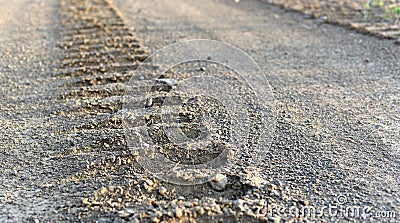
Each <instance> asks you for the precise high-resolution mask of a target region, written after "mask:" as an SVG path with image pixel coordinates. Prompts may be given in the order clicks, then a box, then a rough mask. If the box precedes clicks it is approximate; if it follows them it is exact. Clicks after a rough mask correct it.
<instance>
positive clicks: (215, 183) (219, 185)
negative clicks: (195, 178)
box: [210, 174, 228, 191]
mask: <svg viewBox="0 0 400 223" xmlns="http://www.w3.org/2000/svg"><path fill="white" fill-rule="evenodd" d="M227 184H228V178H227V177H226V176H225V175H223V174H217V175H216V176H215V178H214V179H213V180H212V181H210V185H211V187H212V188H213V189H214V190H218V191H221V190H224V189H225V188H226V185H227Z"/></svg>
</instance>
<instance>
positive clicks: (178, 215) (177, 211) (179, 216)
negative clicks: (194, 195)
mask: <svg viewBox="0 0 400 223" xmlns="http://www.w3.org/2000/svg"><path fill="white" fill-rule="evenodd" d="M182 216H183V211H182V209H181V208H179V207H177V208H176V209H175V217H177V218H181V217H182Z"/></svg>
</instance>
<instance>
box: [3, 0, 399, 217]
mask: <svg viewBox="0 0 400 223" xmlns="http://www.w3.org/2000/svg"><path fill="white" fill-rule="evenodd" d="M0 10H1V11H4V12H6V13H4V14H2V15H0V29H1V33H2V35H1V37H0V38H1V41H0V51H1V52H0V57H1V62H0V80H1V98H2V106H1V108H0V109H1V113H0V114H1V116H0V122H1V125H0V126H1V129H2V133H3V134H1V136H0V152H1V159H0V163H1V168H0V172H1V173H2V174H1V177H2V181H1V182H2V183H1V184H0V219H1V221H4V222H15V221H23V222H32V221H39V222H47V221H74V222H76V221H98V222H109V221H115V222H124V221H132V222H161V221H166V222H221V221H223V222H286V221H288V222H296V221H298V222H310V221H311V222H321V221H325V222H352V221H356V222H358V221H364V222H382V221H391V222H396V221H398V219H399V215H400V213H399V206H400V200H399V181H398V180H399V177H398V172H399V169H400V168H399V158H400V157H399V156H400V154H399V143H398V142H399V128H400V124H399V121H400V119H399V118H400V117H399V115H398V114H399V102H400V101H399V95H400V91H399V89H400V82H399V81H400V79H399V74H400V73H399V69H398V67H399V56H398V55H400V54H399V53H400V52H399V48H398V46H396V45H394V44H393V43H392V42H391V41H387V40H378V39H376V38H372V37H369V36H364V35H361V34H358V33H354V32H352V31H350V30H348V29H344V28H341V27H336V26H332V25H329V24H325V23H324V22H322V23H321V22H320V21H318V20H307V19H304V18H302V17H301V16H300V15H298V14H293V13H285V12H284V11H283V10H281V9H279V8H276V7H273V6H270V5H268V4H265V2H262V1H257V0H249V1H240V2H239V3H235V2H234V1H228V0H221V1H202V2H199V1H187V0H186V1H183V0H182V1H181V0H175V1H173V0H164V1H120V0H115V1H113V2H110V1H107V0H93V1H75V0H61V1H59V2H53V1H47V0H25V1H22V0H21V1H18V2H15V3H11V4H7V5H6V4H5V2H4V1H0ZM21 12H24V13H21ZM132 27H134V29H132ZM197 38H208V39H216V40H221V41H225V42H227V43H230V44H233V45H235V46H237V47H239V48H241V49H243V50H244V51H245V52H247V53H248V54H249V55H250V56H251V57H252V58H254V59H255V61H256V62H257V63H258V64H259V65H260V66H261V68H262V69H263V70H264V72H265V75H266V77H267V79H268V80H269V82H270V85H271V87H272V89H273V92H274V97H275V99H276V110H277V114H276V119H277V125H276V127H275V133H274V134H273V135H272V136H271V137H273V142H272V145H271V147H267V148H265V155H266V156H267V157H268V158H267V159H265V160H264V162H259V163H252V162H251V161H252V157H247V159H244V160H243V163H237V165H236V166H235V168H234V170H236V171H232V172H225V173H221V175H218V176H217V177H216V179H215V180H213V181H212V182H210V183H205V184H200V185H195V186H178V185H174V184H170V183H168V182H164V181H160V180H158V179H155V178H154V177H153V176H152V175H151V174H149V173H147V172H146V171H145V170H144V169H143V168H142V167H141V166H140V165H139V164H138V163H137V162H136V158H137V154H134V153H131V150H129V149H127V148H126V147H127V146H126V142H125V137H124V130H123V125H122V120H121V119H123V118H124V117H123V115H124V114H123V113H122V114H121V113H120V112H119V111H120V109H121V107H122V95H123V93H124V90H125V88H126V87H127V84H128V82H129V79H130V78H133V80H135V81H139V82H141V83H143V82H145V81H146V80H147V79H150V80H151V79H152V78H153V77H150V76H149V77H138V76H135V73H134V70H135V68H136V67H137V65H138V64H139V63H140V62H141V61H143V60H144V59H145V58H146V57H147V55H148V54H149V53H151V52H154V51H156V50H157V49H160V48H161V47H163V46H166V45H168V44H171V43H175V42H178V41H182V40H190V39H197ZM139 40H140V41H139ZM171 56H174V55H171ZM193 66H196V65H193ZM201 66H203V65H201ZM166 78H167V79H168V78H174V77H173V76H171V77H166ZM146 83H147V82H146ZM163 83H164V84H162V85H160V86H158V87H159V88H158V91H160V93H163V90H160V89H165V88H167V89H169V88H170V87H171V86H170V85H169V84H165V83H166V82H165V81H164V82H163ZM266 87H267V86H266ZM156 89H157V88H156ZM139 90H140V88H139ZM151 104H153V103H151ZM146 105H147V102H146ZM145 120H146V121H150V120H151V121H152V122H151V123H153V122H154V121H156V120H155V119H154V117H147V118H146V117H145ZM188 131H191V129H189V130H188ZM155 140H156V139H155ZM169 154H170V155H177V154H174V153H169ZM254 160H257V159H254ZM200 161H201V160H200ZM196 162H197V161H196ZM249 164H251V165H249ZM238 170H241V171H238ZM329 205H332V206H334V205H339V206H340V207H342V208H344V209H346V207H361V208H368V210H369V211H368V213H366V214H368V215H366V216H357V215H355V216H354V215H353V216H346V215H345V214H344V213H342V215H341V216H338V215H337V216H331V215H329V214H328V213H326V210H325V212H324V213H323V214H321V213H319V214H320V215H318V213H317V214H316V215H310V216H309V215H307V213H303V212H301V211H300V212H299V213H297V216H292V215H290V213H288V212H289V210H296V208H295V207H297V208H298V210H303V211H304V210H308V209H306V208H304V207H314V208H316V209H317V210H320V211H321V210H323V209H321V208H323V207H325V206H329ZM279 208H285V209H286V212H285V213H277V210H278V209H279ZM290 208H291V209H290ZM379 211H386V212H385V213H387V214H389V213H395V214H396V216H395V217H394V218H393V217H392V218H382V217H379V216H377V214H378V212H379ZM381 213H382V212H381ZM292 214H293V213H292Z"/></svg>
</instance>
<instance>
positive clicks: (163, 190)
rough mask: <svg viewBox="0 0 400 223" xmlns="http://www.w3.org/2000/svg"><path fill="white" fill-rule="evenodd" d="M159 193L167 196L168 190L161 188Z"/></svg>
mask: <svg viewBox="0 0 400 223" xmlns="http://www.w3.org/2000/svg"><path fill="white" fill-rule="evenodd" d="M158 193H159V194H160V195H165V194H166V193H167V188H165V187H160V188H159V189H158Z"/></svg>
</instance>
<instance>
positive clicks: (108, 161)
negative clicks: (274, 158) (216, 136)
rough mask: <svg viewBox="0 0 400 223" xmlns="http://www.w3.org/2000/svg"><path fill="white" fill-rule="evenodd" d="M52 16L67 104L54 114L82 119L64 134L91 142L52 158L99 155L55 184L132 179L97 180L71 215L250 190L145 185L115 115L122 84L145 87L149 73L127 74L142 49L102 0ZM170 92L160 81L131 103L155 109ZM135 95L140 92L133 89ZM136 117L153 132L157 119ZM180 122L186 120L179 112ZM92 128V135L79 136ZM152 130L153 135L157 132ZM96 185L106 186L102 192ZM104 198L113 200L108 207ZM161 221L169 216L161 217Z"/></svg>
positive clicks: (70, 2)
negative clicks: (152, 199)
mask: <svg viewBox="0 0 400 223" xmlns="http://www.w3.org/2000/svg"><path fill="white" fill-rule="evenodd" d="M59 13H60V20H61V21H60V22H61V25H62V29H61V30H60V43H59V44H58V46H59V48H60V49H61V58H60V60H59V62H58V66H57V67H56V72H55V75H54V76H55V77H56V78H58V79H60V80H61V83H62V84H60V87H62V88H65V90H66V93H64V94H63V95H60V96H59V98H60V100H64V101H65V104H68V105H70V106H69V107H68V108H67V109H66V110H65V111H62V112H60V113H59V114H57V115H64V114H67V117H71V116H75V115H77V116H81V117H82V118H81V119H82V122H83V123H82V124H80V125H77V127H74V128H73V129H72V130H71V131H69V133H64V134H75V135H76V134H78V135H80V137H82V139H86V140H88V139H91V140H92V142H93V144H92V145H90V146H89V147H84V148H74V149H71V150H69V151H67V152H64V153H60V154H58V155H57V154H56V155H55V156H52V158H53V159H59V158H60V157H69V156H79V154H89V153H92V152H96V153H98V154H100V156H101V155H102V154H105V155H106V157H103V158H101V161H100V162H98V163H95V162H89V161H88V165H87V167H86V169H84V170H82V171H81V172H78V173H76V174H75V176H73V177H70V178H67V179H63V180H61V183H68V182H71V181H72V182H74V181H82V180H84V181H88V180H91V181H96V179H97V177H96V176H99V177H107V179H109V178H110V176H113V177H114V178H116V179H119V178H121V177H122V178H125V179H122V180H123V181H124V182H125V181H126V179H127V178H129V179H135V180H134V181H133V182H131V183H128V184H126V185H124V186H117V187H115V186H109V183H108V184H106V185H104V182H97V183H98V184H99V188H97V189H98V190H99V191H94V192H95V193H94V197H91V198H85V199H83V201H82V203H83V206H85V207H86V208H84V210H82V211H80V212H79V213H78V215H79V218H81V217H87V218H90V216H92V217H93V216H94V215H96V213H97V212H96V211H99V210H100V212H99V213H101V212H109V211H112V212H116V211H118V210H121V209H123V208H126V207H128V206H132V207H135V208H136V209H138V210H139V209H140V207H141V206H146V204H144V203H143V202H144V201H143V197H149V198H150V197H157V199H159V200H165V199H166V198H167V200H173V199H174V198H175V197H178V195H187V196H188V197H198V195H196V193H195V191H198V193H199V194H209V195H211V196H212V197H221V196H222V197H226V198H232V199H234V198H237V197H241V196H243V195H244V194H245V193H246V191H247V190H249V189H250V188H251V187H252V186H250V185H247V184H243V183H241V182H239V178H238V177H237V176H228V183H227V187H226V190H225V191H215V190H212V189H211V188H210V187H209V185H208V184H203V185H198V186H192V187H190V189H188V188H187V187H185V186H177V185H170V184H168V183H162V182H158V181H157V180H156V179H153V180H152V182H153V183H152V184H153V185H148V184H149V180H148V177H149V176H148V175H144V171H143V169H141V167H140V166H139V165H138V164H137V163H136V162H135V156H136V154H129V153H128V152H126V151H125V149H126V143H125V138H124V135H123V134H121V128H122V126H121V117H120V116H119V115H118V112H117V111H118V110H119V109H121V104H122V100H121V96H122V95H123V93H124V87H125V86H126V85H125V83H127V82H128V81H129V80H130V78H132V77H133V78H135V80H136V79H137V80H138V82H140V84H141V85H146V84H148V83H147V82H152V81H150V80H152V79H154V78H155V76H154V77H153V76H148V77H134V76H133V75H134V71H135V69H136V68H137V67H138V65H139V64H140V62H142V61H144V60H145V59H146V58H147V52H146V50H144V49H143V48H142V47H141V45H140V44H139V42H138V40H137V39H135V37H134V35H133V33H131V32H130V30H129V28H128V27H127V26H126V25H125V23H124V20H123V19H122V17H121V16H120V14H119V13H118V11H117V10H116V9H115V8H114V7H113V6H112V4H111V3H110V2H109V1H107V0H90V1H89V0H87V1H85V0H84V1H78V0H61V1H60V7H59ZM165 78H168V77H165ZM146 81H147V82H146ZM169 88H170V86H169V85H167V84H165V83H163V81H158V82H157V84H154V83H153V82H152V92H154V94H155V95H154V97H153V98H152V103H149V102H148V101H146V100H148V99H142V98H137V102H138V106H142V105H143V104H146V109H149V110H151V109H154V108H153V107H157V105H159V104H160V103H161V104H162V102H163V100H164V99H165V97H167V96H169V97H170V96H171V95H168V91H169ZM138 90H139V91H140V90H143V89H141V88H138ZM172 97H173V96H172ZM148 104H150V105H148ZM147 105H148V106H147ZM155 109H157V108H155ZM104 113H106V114H107V113H108V115H107V116H106V118H105V119H104V116H101V117H99V114H104ZM181 116H182V115H181ZM141 118H143V120H145V122H140V121H139V122H138V123H137V125H138V127H139V126H147V127H148V128H149V129H152V131H153V130H155V129H157V128H159V126H157V118H159V116H157V114H155V115H154V116H151V117H150V116H144V117H141ZM182 118H183V119H185V118H186V117H185V115H183V116H182ZM92 130H93V133H85V131H92ZM188 131H189V130H188ZM66 132H68V131H66ZM153 133H154V134H157V132H156V131H153ZM195 133H196V132H194V134H195ZM60 134H63V133H60ZM85 137H88V138H85ZM113 177H111V178H113ZM146 178H147V179H146ZM110 181H112V180H110ZM114 184H120V181H115V182H114ZM103 185H104V186H106V187H105V188H102V186H103ZM157 185H159V186H161V185H164V187H167V188H169V190H170V191H171V192H170V193H168V195H167V197H165V196H166V195H160V194H159V193H157V191H156V190H152V189H151V188H155V187H156V186H157ZM107 186H108V187H107ZM177 191H179V193H178V192H177ZM110 199H113V200H116V202H110ZM100 207H101V208H100ZM188 210H189V209H188ZM193 212H196V211H195V210H193ZM99 213H97V214H99ZM99 215H100V214H99ZM162 218H165V219H168V218H170V217H169V216H162Z"/></svg>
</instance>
